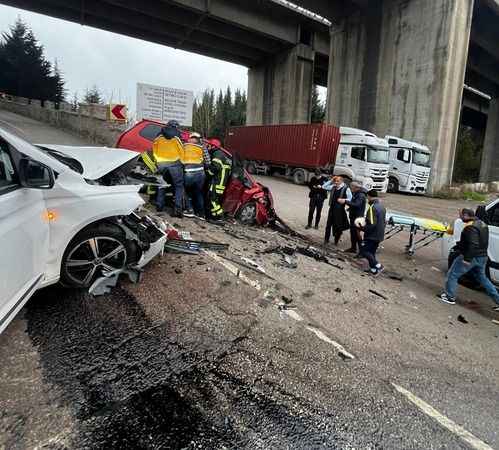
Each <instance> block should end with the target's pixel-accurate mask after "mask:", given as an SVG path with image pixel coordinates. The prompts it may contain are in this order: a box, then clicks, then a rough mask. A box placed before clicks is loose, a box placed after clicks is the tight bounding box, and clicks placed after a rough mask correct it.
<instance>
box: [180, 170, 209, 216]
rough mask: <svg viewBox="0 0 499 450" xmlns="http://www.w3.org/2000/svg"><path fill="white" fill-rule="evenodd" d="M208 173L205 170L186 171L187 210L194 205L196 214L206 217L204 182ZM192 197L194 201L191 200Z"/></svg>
mask: <svg viewBox="0 0 499 450" xmlns="http://www.w3.org/2000/svg"><path fill="white" fill-rule="evenodd" d="M205 181H206V174H205V172H204V170H201V171H198V172H185V177H184V186H185V191H186V193H187V195H186V203H187V210H188V211H190V210H191V209H193V208H192V207H193V206H194V213H195V214H196V216H198V217H201V218H204V217H205V211H204V183H205ZM191 198H192V201H191Z"/></svg>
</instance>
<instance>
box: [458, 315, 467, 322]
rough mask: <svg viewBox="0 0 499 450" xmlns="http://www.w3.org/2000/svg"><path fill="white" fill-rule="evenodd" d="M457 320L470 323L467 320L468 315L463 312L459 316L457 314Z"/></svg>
mask: <svg viewBox="0 0 499 450" xmlns="http://www.w3.org/2000/svg"><path fill="white" fill-rule="evenodd" d="M457 321H458V322H461V323H468V320H466V317H464V316H463V315H462V314H459V316H457Z"/></svg>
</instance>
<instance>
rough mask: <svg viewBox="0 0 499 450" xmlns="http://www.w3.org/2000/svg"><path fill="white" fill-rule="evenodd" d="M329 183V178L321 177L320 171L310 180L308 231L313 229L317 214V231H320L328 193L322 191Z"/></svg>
mask: <svg viewBox="0 0 499 450" xmlns="http://www.w3.org/2000/svg"><path fill="white" fill-rule="evenodd" d="M326 181H327V178H326V177H324V176H322V175H321V171H320V170H316V171H315V175H314V176H313V177H312V178H311V179H310V181H309V183H308V188H309V189H310V192H309V194H308V198H309V199H310V202H309V206H308V222H307V226H306V227H305V228H306V229H307V230H308V229H309V228H311V227H312V221H313V220H314V213H315V229H316V230H317V229H319V222H320V221H321V213H322V207H323V206H324V200H326V198H327V191H326V190H324V189H322V185H323V184H324V183H325V182H326Z"/></svg>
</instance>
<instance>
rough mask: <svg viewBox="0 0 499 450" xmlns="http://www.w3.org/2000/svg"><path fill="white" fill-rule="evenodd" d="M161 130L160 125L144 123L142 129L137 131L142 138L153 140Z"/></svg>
mask: <svg viewBox="0 0 499 450" xmlns="http://www.w3.org/2000/svg"><path fill="white" fill-rule="evenodd" d="M160 131H161V126H160V125H156V124H153V123H151V124H149V125H146V126H145V127H144V128H142V130H140V131H139V135H140V136H142V137H143V138H144V139H147V140H148V141H151V142H152V141H154V139H156V138H157V137H158V135H159V133H160Z"/></svg>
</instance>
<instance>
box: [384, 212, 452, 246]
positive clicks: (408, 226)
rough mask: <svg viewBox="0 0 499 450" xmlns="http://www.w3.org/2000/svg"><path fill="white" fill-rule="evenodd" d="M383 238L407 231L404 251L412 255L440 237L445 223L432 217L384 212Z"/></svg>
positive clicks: (444, 230) (443, 231)
mask: <svg viewBox="0 0 499 450" xmlns="http://www.w3.org/2000/svg"><path fill="white" fill-rule="evenodd" d="M386 223H387V227H386V232H385V240H388V239H390V238H392V237H393V236H395V235H397V234H399V233H402V232H405V231H408V232H409V242H408V244H407V245H406V246H405V252H406V253H407V254H408V255H410V256H412V255H414V254H415V253H416V250H419V249H421V248H423V247H426V246H427V245H430V244H431V243H433V242H435V241H436V240H438V239H440V238H442V237H443V236H444V235H445V233H446V232H447V225H445V224H444V223H442V222H438V221H436V220H432V219H424V218H421V217H414V216H407V215H404V214H399V213H395V212H390V211H387V213H386Z"/></svg>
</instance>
